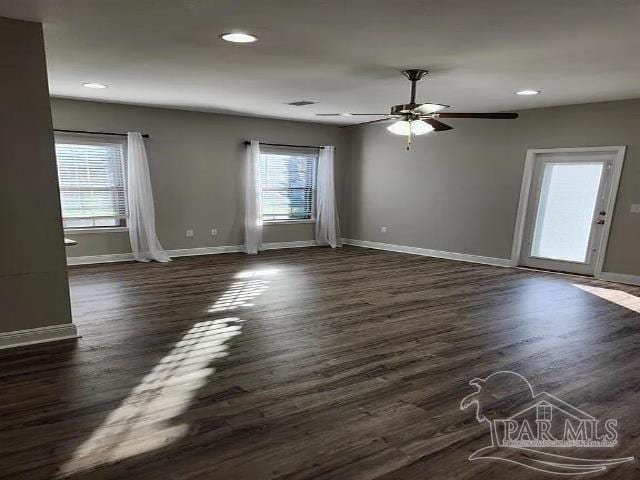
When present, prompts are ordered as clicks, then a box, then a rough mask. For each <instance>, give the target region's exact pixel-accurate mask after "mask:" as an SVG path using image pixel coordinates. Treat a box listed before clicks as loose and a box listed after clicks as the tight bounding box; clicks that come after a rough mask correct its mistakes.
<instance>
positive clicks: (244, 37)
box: [220, 32, 258, 43]
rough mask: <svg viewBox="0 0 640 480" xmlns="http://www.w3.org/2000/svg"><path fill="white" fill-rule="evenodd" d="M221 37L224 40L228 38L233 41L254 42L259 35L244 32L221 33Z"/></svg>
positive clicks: (228, 40)
mask: <svg viewBox="0 0 640 480" xmlns="http://www.w3.org/2000/svg"><path fill="white" fill-rule="evenodd" d="M220 38H221V39H222V40H226V41H227V42H233V43H252V42H255V41H256V40H258V37H255V36H253V35H249V34H248V33H242V32H229V33H223V34H222V35H220Z"/></svg>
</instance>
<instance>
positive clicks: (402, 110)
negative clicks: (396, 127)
mask: <svg viewBox="0 0 640 480" xmlns="http://www.w3.org/2000/svg"><path fill="white" fill-rule="evenodd" d="M419 106H420V104H419V103H405V104H402V105H394V106H393V107H391V115H404V114H406V113H411V112H412V110H413V109H414V108H416V107H419Z"/></svg>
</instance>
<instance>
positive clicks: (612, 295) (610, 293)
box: [573, 283, 640, 313]
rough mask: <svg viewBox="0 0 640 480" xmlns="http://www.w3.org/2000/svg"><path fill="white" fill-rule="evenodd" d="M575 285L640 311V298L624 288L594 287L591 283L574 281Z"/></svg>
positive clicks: (622, 305) (617, 303)
mask: <svg viewBox="0 0 640 480" xmlns="http://www.w3.org/2000/svg"><path fill="white" fill-rule="evenodd" d="M573 286H574V287H577V288H579V289H580V290H584V291H585V292H589V293H591V294H593V295H595V296H597V297H600V298H602V299H604V300H607V301H609V302H612V303H615V304H616V305H620V306H621V307H624V308H628V309H629V310H633V311H634V312H638V313H640V298H638V297H636V296H635V295H632V294H630V293H627V292H625V291H623V290H615V289H613V288H601V287H592V286H590V285H578V284H577V283H574V284H573Z"/></svg>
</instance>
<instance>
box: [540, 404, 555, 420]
mask: <svg viewBox="0 0 640 480" xmlns="http://www.w3.org/2000/svg"><path fill="white" fill-rule="evenodd" d="M537 416H538V418H537V420H538V421H547V422H550V421H551V420H552V418H553V407H552V406H551V405H550V404H548V403H542V404H540V405H538V415H537Z"/></svg>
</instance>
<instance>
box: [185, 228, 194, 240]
mask: <svg viewBox="0 0 640 480" xmlns="http://www.w3.org/2000/svg"><path fill="white" fill-rule="evenodd" d="M185 236H186V237H187V238H191V237H193V230H191V229H189V230H187V231H186V232H185Z"/></svg>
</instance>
